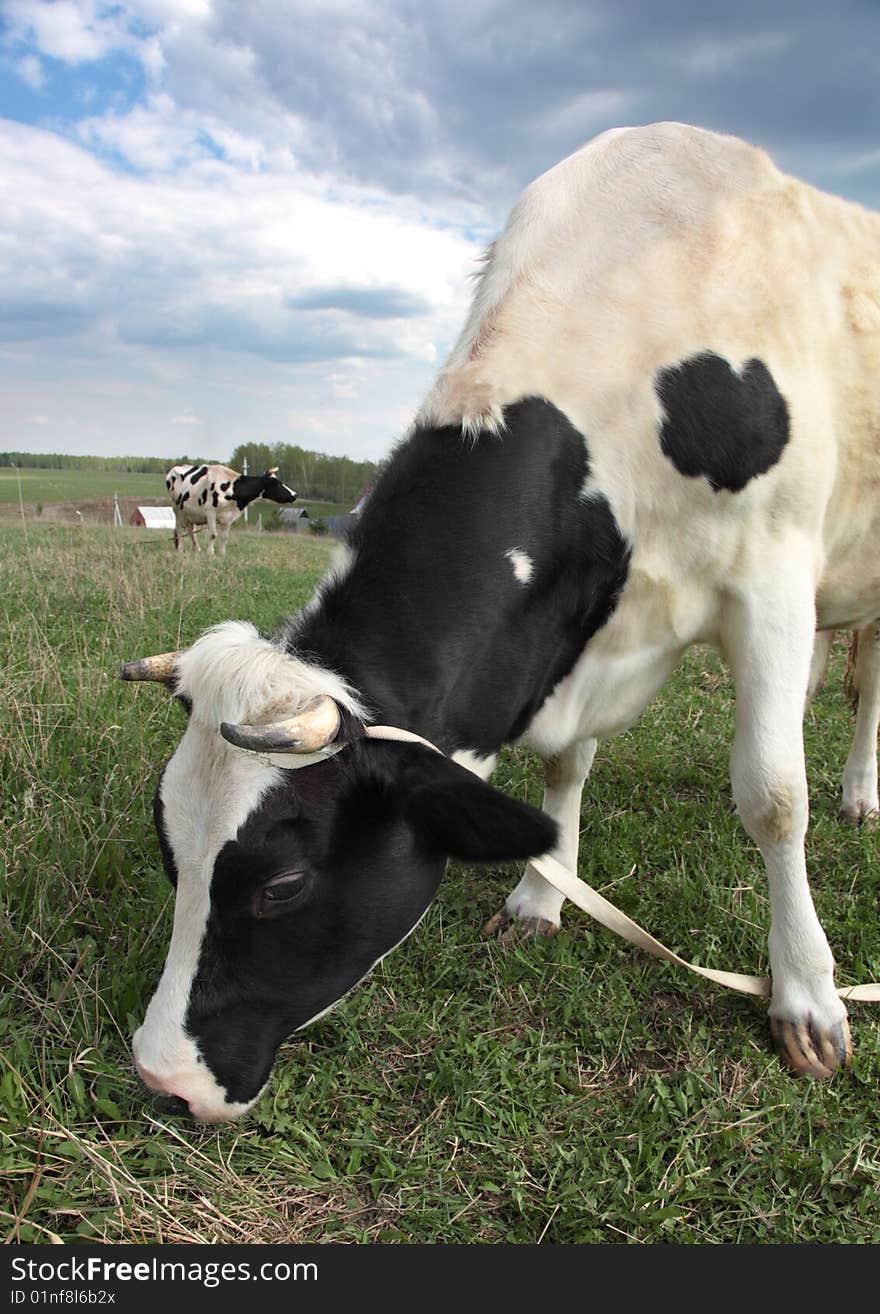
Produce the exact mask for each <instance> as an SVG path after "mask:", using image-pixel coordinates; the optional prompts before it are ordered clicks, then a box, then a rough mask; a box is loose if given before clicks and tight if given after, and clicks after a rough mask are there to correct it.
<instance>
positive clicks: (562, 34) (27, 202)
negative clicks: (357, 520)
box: [0, 0, 880, 461]
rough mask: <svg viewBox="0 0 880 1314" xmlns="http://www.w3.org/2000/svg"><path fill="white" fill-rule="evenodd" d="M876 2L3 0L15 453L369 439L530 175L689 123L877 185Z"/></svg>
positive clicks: (3, 217) (2, 368) (870, 192)
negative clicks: (583, 149)
mask: <svg viewBox="0 0 880 1314" xmlns="http://www.w3.org/2000/svg"><path fill="white" fill-rule="evenodd" d="M878 54H880V3H877V2H876V0H836V2H835V4H833V5H830V4H828V3H827V0H774V3H770V4H768V3H766V0H739V3H737V5H735V6H731V5H729V4H727V3H724V4H721V3H717V2H716V0H663V2H662V3H660V0H540V2H539V0H433V2H432V3H427V0H247V2H245V0H122V2H121V3H103V2H102V0H0V449H2V450H24V451H31V452H72V453H83V454H89V453H91V454H96V455H155V456H169V457H177V456H181V455H184V454H187V455H190V456H203V457H208V458H211V459H215V460H221V461H225V460H228V459H229V457H230V456H231V454H232V452H233V450H234V449H235V447H236V446H237V445H238V444H239V443H241V442H247V441H257V442H267V443H274V442H285V443H294V444H299V445H301V446H304V447H307V448H311V449H313V450H317V451H325V452H330V453H333V454H346V455H349V456H352V457H355V458H358V459H366V458H370V459H379V458H381V457H382V456H383V455H384V454H385V453H386V452H387V451H388V449H389V447H390V446H391V444H392V443H393V442H394V441H396V439H397V438H398V437H399V436H400V434H401V433H402V432H403V431H404V430H405V428H406V426H407V424H408V423H409V421H410V420H411V418H412V415H413V412H414V411H415V410H416V408H417V407H418V405H419V403H420V401H421V399H422V397H423V396H424V394H425V393H426V392H427V390H428V388H429V386H430V383H431V380H432V378H433V375H434V373H435V372H436V370H437V369H438V368H439V366H440V364H441V363H442V361H443V359H444V357H445V355H446V353H447V352H448V351H449V349H450V348H451V346H452V343H453V341H454V339H455V337H456V336H457V333H458V330H459V327H460V325H461V323H462V322H463V319H464V316H465V313H466V310H467V305H468V302H469V298H470V293H471V288H472V281H471V275H472V274H473V273H474V272H476V270H477V268H478V259H479V256H480V254H481V252H482V251H483V250H484V248H485V247H486V245H487V244H488V243H489V241H491V239H492V237H493V236H494V235H495V233H496V232H497V231H498V230H499V229H500V227H501V226H502V225H503V223H504V219H505V216H506V214H507V212H508V210H509V209H510V207H511V205H512V204H513V202H514V201H515V200H516V197H517V195H518V193H519V192H520V191H521V189H522V187H523V186H524V185H525V184H526V183H527V182H528V181H529V180H530V179H531V178H533V177H535V176H537V175H538V174H540V173H542V172H543V171H544V170H545V169H547V168H550V167H551V166H552V165H553V164H554V163H556V162H557V161H558V160H559V159H561V158H562V157H563V156H565V155H567V154H569V153H570V152H571V151H573V150H575V149H577V147H579V146H580V145H582V144H583V143H584V142H585V141H587V140H589V138H591V137H592V136H594V135H595V134H596V133H598V132H602V131H604V130H605V129H606V128H609V127H614V126H619V125H623V124H638V123H651V122H655V121H657V120H660V119H677V120H680V121H683V122H688V123H695V124H699V125H700V126H703V127H707V128H714V129H717V130H720V131H725V132H733V133H737V134H739V135H741V136H744V137H746V138H748V139H749V140H751V141H754V142H756V143H758V144H759V145H761V146H764V147H765V148H766V149H768V150H769V151H770V153H771V154H772V155H773V157H774V159H775V160H776V162H777V164H779V165H780V166H781V167H782V168H783V169H785V170H786V171H787V172H791V173H795V174H797V175H799V176H800V177H802V178H804V179H806V180H807V181H808V182H811V183H813V184H815V185H816V186H819V187H823V188H825V189H827V190H829V191H833V192H836V193H838V194H840V195H843V196H846V197H849V198H851V199H853V200H856V201H859V202H861V203H863V204H866V205H870V206H873V207H877V208H880V77H878Z"/></svg>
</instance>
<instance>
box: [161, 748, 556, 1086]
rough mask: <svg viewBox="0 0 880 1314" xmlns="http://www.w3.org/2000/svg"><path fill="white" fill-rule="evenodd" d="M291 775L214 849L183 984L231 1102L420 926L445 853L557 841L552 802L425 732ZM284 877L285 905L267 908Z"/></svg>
mask: <svg viewBox="0 0 880 1314" xmlns="http://www.w3.org/2000/svg"><path fill="white" fill-rule="evenodd" d="M285 774H286V777H287V778H286V779H285V781H284V782H283V783H282V784H281V785H279V786H277V787H276V788H275V789H274V790H273V791H272V792H271V793H270V794H268V795H267V796H266V797H264V799H263V800H262V801H261V802H260V804H259V807H258V808H257V809H256V810H255V811H254V812H253V813H252V814H251V815H250V816H249V817H248V818H247V820H246V821H245V822H244V824H243V825H242V826H241V827H240V828H239V830H238V833H237V835H236V837H235V839H234V840H230V841H229V842H227V844H225V845H224V847H223V848H222V849H221V851H220V853H219V854H218V856H217V858H216V860H215V863H214V872H213V878H212V882H211V911H210V914H209V917H208V922H207V926H206V928H205V935H204V939H203V941H202V946H201V951H200V955H199V965H198V969H197V972H196V975H195V979H194V981H193V983H192V988H191V991H190V997H189V1005H188V1010H187V1016H186V1029H187V1032H188V1033H189V1034H190V1035H192V1037H193V1039H194V1040H195V1042H196V1044H197V1046H198V1049H199V1052H200V1054H201V1055H202V1057H203V1058H204V1060H205V1062H206V1064H207V1066H208V1068H209V1069H210V1071H211V1072H212V1073H213V1075H214V1076H215V1078H216V1079H217V1081H218V1082H219V1083H220V1084H221V1085H222V1086H223V1087H224V1089H225V1091H226V1095H227V1098H228V1099H230V1100H240V1101H246V1100H250V1099H252V1098H253V1097H254V1096H255V1095H256V1093H257V1091H258V1090H259V1089H260V1087H261V1086H262V1084H263V1082H264V1081H265V1079H266V1076H267V1075H268V1071H269V1068H270V1066H271V1063H272V1060H273V1058H274V1056H275V1051H276V1050H277V1048H278V1045H279V1044H280V1043H281V1041H282V1040H283V1039H284V1037H285V1036H287V1035H289V1034H290V1033H291V1031H293V1030H295V1029H296V1028H298V1027H301V1026H303V1025H304V1024H305V1023H306V1022H308V1021H310V1020H311V1019H312V1018H314V1017H315V1016H317V1015H318V1014H319V1013H321V1012H323V1011H324V1010H325V1009H326V1008H328V1007H329V1006H330V1005H331V1004H333V1003H335V1002H336V1001H337V1000H339V999H341V998H342V996H343V995H344V994H346V993H347V992H348V991H349V990H350V989H351V988H352V986H354V985H355V984H356V983H357V982H358V981H359V980H361V979H362V977H363V976H364V975H366V973H367V972H369V970H370V969H371V967H372V966H373V964H374V963H375V962H376V961H377V960H378V959H379V958H381V957H382V956H383V955H384V954H386V953H387V952H388V951H389V950H390V949H392V948H393V947H394V946H395V945H396V944H397V943H399V942H400V940H402V939H403V938H404V937H405V936H406V935H407V934H408V933H409V931H411V930H412V929H413V927H414V926H415V925H416V923H417V922H418V920H419V918H420V917H421V916H422V914H423V913H424V911H425V909H426V908H427V907H428V904H429V903H430V902H431V900H432V899H433V897H434V895H435V893H436V890H437V887H438V885H439V883H440V879H441V877H442V875H443V870H444V867H445V863H446V858H447V856H448V855H450V854H454V855H456V856H461V857H464V858H466V859H467V860H469V861H491V862H497V861H504V860H506V859H508V858H510V859H519V858H525V857H530V856H533V855H534V854H537V853H542V852H545V851H546V850H547V849H549V848H551V847H552V846H553V844H554V843H555V841H556V838H557V827H556V823H555V822H553V821H552V820H551V819H550V818H549V817H547V816H546V815H545V814H544V813H542V812H539V811H538V810H537V809H535V808H532V807H529V806H528V805H527V804H525V803H521V802H519V801H518V800H516V799H512V798H509V797H508V796H506V795H505V794H503V793H501V792H500V791H499V790H496V789H493V788H492V787H491V786H490V785H487V784H486V783H485V782H483V781H481V780H479V779H478V778H477V777H476V776H474V775H472V774H471V773H470V772H468V771H466V770H465V769H464V768H463V767H460V766H458V765H456V764H455V763H454V762H450V761H449V760H448V759H446V758H444V757H442V756H441V755H440V754H437V753H433V752H431V751H430V750H429V749H425V748H422V747H420V746H417V745H409V744H407V745H400V744H395V745H388V744H380V743H376V742H375V741H365V740H363V739H362V740H360V741H359V742H357V743H355V744H354V745H352V746H351V747H350V748H348V749H346V750H345V751H344V753H343V754H342V755H341V757H340V758H338V759H333V760H332V761H330V762H326V763H321V764H319V765H317V766H313V767H308V768H307V769H305V770H302V771H291V772H288V773H285ZM279 876H280V877H287V878H288V879H289V886H288V889H287V890H286V891H285V895H288V894H289V895H290V897H289V898H288V899H287V900H286V906H284V907H282V908H274V909H273V915H272V916H271V917H265V916H261V915H260V908H261V902H260V901H261V894H262V892H263V891H264V890H265V888H266V886H267V883H268V882H270V881H272V880H273V879H275V878H278V877H279ZM291 877H292V878H293V879H290V878H291ZM275 914H278V915H275Z"/></svg>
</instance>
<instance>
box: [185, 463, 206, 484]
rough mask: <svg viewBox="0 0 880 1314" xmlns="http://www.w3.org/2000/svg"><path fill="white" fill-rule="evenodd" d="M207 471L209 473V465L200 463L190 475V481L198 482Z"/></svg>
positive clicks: (192, 482)
mask: <svg viewBox="0 0 880 1314" xmlns="http://www.w3.org/2000/svg"><path fill="white" fill-rule="evenodd" d="M207 473H208V467H207V466H206V465H200V466H199V467H198V469H197V470H196V471H195V472H194V473H193V474H191V475H190V477H189V481H190V483H191V484H197V483H198V482H199V480H200V479H202V478H203V477H204V476H205V475H206V474H207Z"/></svg>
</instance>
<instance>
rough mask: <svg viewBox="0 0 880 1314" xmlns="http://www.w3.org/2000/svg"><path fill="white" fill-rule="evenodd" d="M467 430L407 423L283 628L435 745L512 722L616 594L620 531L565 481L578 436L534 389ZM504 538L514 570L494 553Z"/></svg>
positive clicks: (579, 474)
mask: <svg viewBox="0 0 880 1314" xmlns="http://www.w3.org/2000/svg"><path fill="white" fill-rule="evenodd" d="M505 421H506V426H507V427H506V429H505V431H504V432H503V433H502V434H501V435H500V436H498V437H494V436H492V435H488V434H486V435H483V436H481V437H480V438H478V439H477V441H476V442H475V443H471V442H467V441H465V440H464V439H463V438H462V435H461V431H460V429H458V428H456V427H452V426H450V427H448V428H439V429H438V428H419V429H417V430H416V431H415V432H414V433H413V434H412V436H411V437H410V438H409V439H407V441H406V442H404V443H403V444H401V445H400V446H399V447H398V448H397V449H396V451H395V452H394V453H393V455H392V457H391V459H390V460H389V462H388V464H387V466H386V467H385V469H384V471H383V473H382V475H381V477H380V479H379V481H378V483H377V485H376V487H375V488H374V490H373V492H372V494H371V496H370V499H369V501H368V502H367V505H366V506H365V508H364V510H363V512H362V513H361V515H360V516H359V517H358V520H357V524H356V526H355V528H354V530H353V532H352V535H351V540H350V541H351V546H352V549H353V553H354V559H353V563H352V566H351V569H350V570H349V572H348V573H347V574H346V575H345V576H344V577H343V578H342V579H340V580H339V581H337V582H335V583H333V584H330V585H328V586H327V587H325V589H324V591H323V593H322V596H321V605H320V606H319V607H318V608H316V609H315V610H314V611H312V612H311V613H310V614H309V615H308V616H307V617H306V618H305V619H304V620H302V621H298V622H296V621H295V622H294V624H293V625H292V626H291V627H290V628H289V629H288V630H287V631H286V632H284V633H283V638H284V641H285V642H287V643H288V644H289V646H290V647H292V648H295V649H296V650H298V651H299V652H300V653H301V654H302V655H304V656H307V657H308V658H309V660H312V661H315V662H316V663H317V664H319V665H322V666H327V667H329V668H330V669H332V670H335V671H338V672H339V673H340V674H342V675H344V676H345V677H346V678H347V679H348V680H349V681H350V682H351V684H352V685H353V687H354V688H356V689H357V690H358V691H359V693H360V695H361V696H362V698H363V699H364V700H365V702H366V703H367V705H368V706H369V707H370V708H371V710H372V711H373V712H374V713H375V716H376V719H377V720H381V721H383V722H385V723H386V724H392V725H399V726H403V727H405V728H406V727H409V728H412V729H415V730H417V731H418V732H419V733H420V734H423V735H425V736H426V737H427V738H429V739H431V740H432V742H434V743H436V744H438V746H439V747H441V748H442V749H444V750H445V751H447V752H452V751H453V750H454V749H456V748H464V747H466V748H471V749H475V750H476V751H478V752H481V753H492V752H494V751H495V750H496V749H497V748H498V747H499V746H500V745H501V744H503V743H505V742H509V741H510V740H511V739H515V738H517V736H519V735H521V734H522V733H523V731H524V730H525V729H526V727H527V726H528V724H529V722H530V721H531V720H532V719H533V717H534V716H535V714H536V712H537V711H538V709H539V708H540V707H541V705H542V704H543V702H544V701H545V700H546V698H547V697H548V695H549V694H550V693H551V692H552V690H553V689H554V687H555V686H556V685H557V684H558V683H559V681H560V680H562V679H563V677H564V676H566V675H567V674H568V673H569V671H570V670H571V669H572V667H573V666H574V664H575V662H576V661H577V659H578V657H579V656H580V654H581V653H582V652H583V649H584V647H585V646H586V644H587V643H588V642H589V640H590V638H591V637H592V635H593V634H595V632H596V631H597V630H598V629H599V628H600V627H601V626H602V625H604V624H605V622H606V621H607V620H608V617H609V616H610V615H611V613H612V611H613V610H614V607H615V605H616V602H617V599H618V597H619V594H620V592H621V589H622V588H623V586H624V583H625V581H626V577H627V573H628V568H629V547H628V545H627V543H626V542H625V540H624V538H623V535H622V534H621V532H620V529H619V527H618V525H617V523H616V521H615V518H614V515H613V513H612V511H611V508H610V506H609V504H608V502H607V500H606V499H605V498H604V497H603V496H601V494H599V495H594V496H591V497H590V498H588V499H584V498H583V497H582V496H581V492H582V489H583V487H584V483H585V481H586V479H587V478H588V476H589V472H590V465H589V456H588V450H587V443H586V441H585V439H584V435H583V434H581V433H580V432H579V431H578V430H577V429H576V428H575V427H574V426H573V425H572V424H571V423H570V422H569V421H568V420H567V419H566V417H565V416H564V415H563V414H562V412H561V411H559V410H558V409H557V408H556V407H555V406H553V405H552V404H551V403H550V402H548V401H545V400H543V399H540V398H529V399H527V400H525V401H521V402H518V403H516V404H515V405H513V406H508V407H507V408H506V410H505ZM512 548H517V549H519V550H520V551H521V552H523V553H525V554H527V556H528V557H529V559H530V561H531V562H532V566H533V570H532V575H531V578H530V579H529V581H528V583H526V584H523V583H521V582H520V581H519V580H518V579H517V578H516V576H515V575H514V572H513V568H512V565H511V562H510V560H509V559H508V557H507V556H506V555H505V554H506V553H507V552H508V551H509V550H510V549H512Z"/></svg>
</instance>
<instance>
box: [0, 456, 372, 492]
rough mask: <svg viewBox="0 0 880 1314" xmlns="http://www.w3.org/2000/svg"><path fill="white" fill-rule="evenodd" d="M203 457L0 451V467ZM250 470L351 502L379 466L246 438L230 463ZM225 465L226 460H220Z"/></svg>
mask: <svg viewBox="0 0 880 1314" xmlns="http://www.w3.org/2000/svg"><path fill="white" fill-rule="evenodd" d="M205 459H209V460H210V459H211V458H204V457H196V456H193V457H190V456H174V457H164V456H68V455H65V454H64V453H62V452H55V453H45V452H37V453H35V452H0V466H10V465H14V466H17V467H18V468H19V469H21V470H26V469H36V470H116V471H121V472H123V473H125V474H164V473H165V471H166V470H169V469H170V468H171V466H172V465H180V464H183V463H186V464H189V465H192V464H195V463H196V462H198V463H199V464H202V463H203V461H204V460H205ZM245 462H247V469H248V473H249V474H262V473H263V471H264V470H269V469H271V468H272V466H276V465H277V466H278V468H279V470H280V471H281V476H282V478H283V480H284V482H285V483H286V484H288V485H289V486H290V487H291V488H295V489H296V491H297V493H298V494H299V496H300V498H301V499H304V498H307V497H308V498H312V499H313V500H314V501H316V502H351V503H352V504H354V502H355V500H356V499H357V497H358V495H359V493H361V492H362V491H363V490H364V489H365V488H367V487H368V486H369V485H370V484H372V483H373V482H374V480H375V478H376V473H377V471H378V468H379V467H378V465H377V464H376V462H375V461H353V460H351V458H350V457H348V456H327V455H326V454H325V453H324V452H310V451H307V450H306V449H305V448H303V447H294V446H291V445H290V444H289V443H271V444H270V443H242V444H241V445H240V446H239V447H236V449H235V451H234V452H233V453H232V460H231V461H230V462H229V464H230V465H231V466H232V468H233V469H234V470H243V469H244V465H245ZM220 464H223V465H225V464H226V462H225V461H224V462H220Z"/></svg>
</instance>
